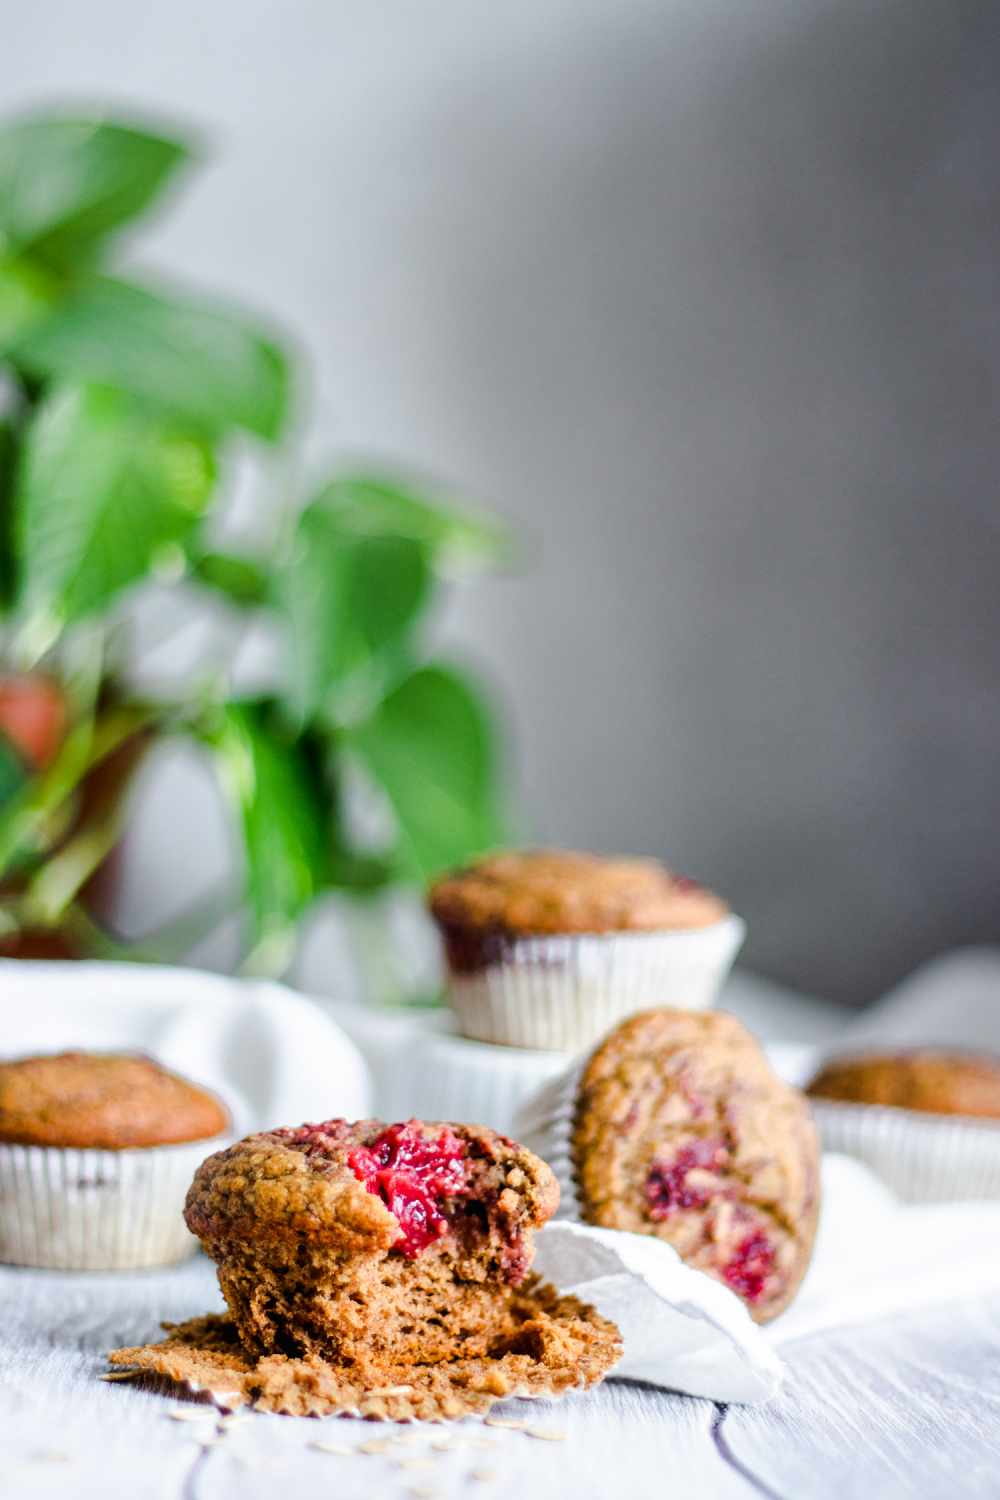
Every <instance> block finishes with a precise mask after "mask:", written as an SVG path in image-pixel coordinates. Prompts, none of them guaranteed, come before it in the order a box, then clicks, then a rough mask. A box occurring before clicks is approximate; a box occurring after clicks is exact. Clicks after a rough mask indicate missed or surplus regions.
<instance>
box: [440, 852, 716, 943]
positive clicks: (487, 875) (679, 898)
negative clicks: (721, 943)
mask: <svg viewBox="0 0 1000 1500" xmlns="http://www.w3.org/2000/svg"><path fill="white" fill-rule="evenodd" d="M430 904H431V911H432V912H433V914H434V916H435V918H436V919H437V921H438V922H439V923H441V925H442V926H443V927H445V928H446V929H447V928H460V929H464V930H466V931H472V932H499V933H510V934H513V935H529V934H531V933H561V932H623V931H646V932H655V931H663V930H666V929H671V928H688V927H708V926H711V924H712V923H714V922H718V921H720V920H721V919H722V918H723V917H724V916H726V915H727V914H728V911H729V908H728V907H727V906H726V904H725V902H723V901H720V900H719V898H718V897H717V896H713V895H712V893H711V892H710V891H706V890H705V889H704V888H703V887H702V886H700V885H698V884H696V882H695V881H693V880H689V879H687V878H686V877H685V876H682V875H672V874H671V873H670V871H669V870H667V869H666V868H665V867H664V866H663V865H662V864H660V862H659V861H658V860H655V859H623V858H622V859H619V858H612V857H610V856H607V855H602V854H585V853H573V852H571V851H567V850H560V849H534V850H521V851H511V852H509V853H505V854H496V855H493V856H491V857H490V858H488V859H482V860H478V861H476V862H475V863H474V864H470V865H467V866H466V867H465V868H464V869H462V870H458V871H456V872H455V873H453V874H451V875H446V876H444V877H443V878H442V879H441V880H438V881H437V883H436V884H435V885H434V887H433V888H432V890H431V898H430Z"/></svg>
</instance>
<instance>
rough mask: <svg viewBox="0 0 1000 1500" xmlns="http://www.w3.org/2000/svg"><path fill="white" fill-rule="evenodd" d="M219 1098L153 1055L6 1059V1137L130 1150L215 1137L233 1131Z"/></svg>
mask: <svg viewBox="0 0 1000 1500" xmlns="http://www.w3.org/2000/svg"><path fill="white" fill-rule="evenodd" d="M228 1126H229V1120H228V1117H227V1115H226V1112H225V1110H224V1109H223V1107H222V1105H221V1104H220V1103H219V1101H218V1100H217V1099H215V1098H214V1097H213V1096H212V1095H211V1094H209V1093H206V1092H205V1090H204V1089H200V1088H196V1087H195V1085H194V1084H193V1083H188V1082H187V1080H186V1079H183V1078H180V1077H178V1075H177V1074H176V1073H171V1072H168V1071H167V1069H166V1068H162V1067H160V1065H159V1064H158V1063H156V1062H154V1061H153V1060H152V1058H148V1057H141V1056H134V1055H128V1054H100V1053H93V1052H62V1053H59V1054H58V1055H54V1056H45V1057H22V1058H18V1059H15V1060H14V1061H10V1062H0V1141H4V1142H7V1143H9V1144H12V1145H21V1146H52V1147H57V1148H60V1149H62V1150H68V1149H71V1148H76V1149H79V1150H105V1151H123V1150H126V1149H128V1148H129V1147H148V1146H168V1145H181V1144H183V1143H185V1142H187V1141H200V1140H211V1139H212V1138H213V1137H215V1136H218V1135H222V1134H223V1132H224V1131H225V1130H227V1129H228Z"/></svg>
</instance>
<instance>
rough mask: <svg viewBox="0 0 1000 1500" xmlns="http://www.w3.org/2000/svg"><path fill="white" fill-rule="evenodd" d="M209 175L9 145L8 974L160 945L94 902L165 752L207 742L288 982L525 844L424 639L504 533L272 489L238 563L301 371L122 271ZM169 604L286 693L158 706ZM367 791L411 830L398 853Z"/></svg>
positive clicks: (131, 143)
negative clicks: (318, 914)
mask: <svg viewBox="0 0 1000 1500" xmlns="http://www.w3.org/2000/svg"><path fill="white" fill-rule="evenodd" d="M189 161H190V152H189V150H188V148H187V147H186V146H185V145H183V144H182V143H180V142H179V141H176V140H169V139H166V138H164V137H162V136H160V135H155V134H150V133H148V132H146V131H143V130H138V129H133V128H129V127H128V126H126V125H121V124H110V123H106V122H101V121H96V120H95V121H87V120H82V119H64V118H60V117H48V118H39V119H32V120H26V121H22V122H19V123H15V124H13V125H11V126H9V127H8V128H6V129H5V130H3V131H2V132H0V951H3V952H6V953H9V954H10V953H13V954H22V955H26V956H30V955H39V954H44V955H49V954H54V953H58V954H65V955H84V954H108V953H114V954H117V955H121V954H123V952H124V953H125V954H126V955H127V954H128V952H129V951H131V952H132V954H133V956H143V954H144V953H148V952H149V951H151V950H150V949H149V948H148V946H147V948H145V949H141V950H140V949H133V950H128V949H123V947H122V945H121V944H120V943H118V942H116V940H115V939H114V937H113V935H112V934H110V933H109V932H107V931H106V930H104V929H103V928H102V926H101V925H100V923H99V922H97V921H96V920H95V917H94V911H93V902H92V901H90V902H88V894H89V893H92V891H93V883H94V879H95V876H96V875H97V874H98V872H100V871H101V869H102V868H106V861H107V859H108V857H109V855H110V854H111V852H112V851H113V850H114V848H115V846H116V844H117V842H118V840H119V838H120V836H121V831H122V817H123V809H124V805H125V793H126V790H127V787H128V784H129V779H130V776H131V774H132V772H133V771H134V769H135V767H136V765H137V764H138V763H139V761H140V759H141V757H142V755H143V754H144V752H145V750H146V749H147V748H148V747H149V746H150V745H151V744H153V743H155V742H156V741H157V740H158V739H160V738H161V737H163V736H167V735H184V736H189V737H192V738H193V739H194V740H196V741H197V742H199V743H200V744H201V745H203V746H205V747H207V749H208V751H209V753H210V755H211V757H212V759H213V763H214V764H215V766H216V767H217V768H218V772H219V775H220V777H221V779H222V782H223V784H224V786H225V787H226V789H227V791H228V793H229V795H230V797H231V798H232V801H233V804H234V805H235V807H236V808H237V809H238V814H239V818H238V822H239V827H240V829H241V830H242V842H243V845H244V849H245V868H246V872H247V874H246V886H245V891H244V893H243V895H244V899H245V908H246V910H247V912H248V922H247V937H246V944H245V954H244V967H245V968H246V969H247V970H248V971H250V972H256V973H268V974H277V973H280V972H282V971H283V970H284V968H285V967H286V966H287V964H288V961H289V959H290V957H291V953H292V950H293V948H294V944H295V936H296V931H297V927H298V924H299V923H300V921H301V919H302V918H303V916H304V914H305V913H306V912H307V911H308V910H309V909H310V908H311V907H312V905H313V903H314V902H316V900H317V899H318V898H319V897H320V896H322V895H323V893H325V892H328V891H330V890H335V889H341V890H352V891H376V890H379V889H381V888H384V887H385V886H386V885H388V884H390V883H391V882H394V881H400V880H403V881H410V882H417V883H421V882H424V881H425V880H426V879H427V878H428V877H429V876H432V875H433V874H434V873H435V872H437V871H438V870H440V869H441V868H443V867H445V866H447V865H450V864H453V863H454V862H456V861H458V860H460V859H462V858H463V857H464V856H466V855H468V854H469V853H471V852H473V851H476V850H479V849H482V848H484V847H486V846H488V845H490V844H491V843H494V842H495V841H497V840H498V838H499V837H500V836H501V833H502V829H501V821H502V820H501V815H500V802H499V795H498V777H497V766H496V735H495V731H494V726H493V723H492V720H491V717H490V715H489V713H488V712H487V711H486V710H485V709H484V706H483V702H482V700H481V697H480V694H479V691H478V690H477V689H476V688H475V687H474V686H473V685H472V684H471V683H470V682H469V681H467V680H466V679H465V678H464V676H463V675H461V674H460V673H459V672H457V671H456V670H455V669H454V668H453V667H452V666H450V665H447V664H445V663H442V662H438V661H435V660H433V659H431V658H429V657H428V654H427V652H428V647H427V630H426V621H427V617H428V611H429V608H430V606H431V603H432V601H433V599H434V597H435V595H436V591H437V589H438V588H439V583H440V580H441V578H442V577H443V576H445V575H446V574H448V573H454V572H455V571H456V570H461V569H462V568H464V567H467V566H470V565H479V564H481V563H482V562H483V560H484V559H488V558H490V557H491V556H495V554H496V550H497V546H498V540H499V538H498V533H497V531H496V529H495V528H494V527H492V526H491V525H488V524H486V523H484V522H482V521H480V520H477V519H473V518H472V517H470V516H466V515H463V514H459V513H457V512H455V511H452V510H449V509H447V508H444V507H442V506H440V505H438V504H434V503H431V502H429V501H428V500H427V499H426V498H425V497H424V496H423V495H421V494H418V493H414V492H413V491H412V489H410V488H408V487H406V486H401V485H399V484H398V483H395V482H390V481H387V480H385V479H381V478H378V477H372V476H370V475H356V474H350V475H339V476H335V477H332V478H329V479H327V480H326V482H324V483H322V484H320V485H318V486H317V487H315V489H314V491H313V492H312V493H311V494H309V495H308V496H307V498H306V500H305V503H302V502H301V501H300V500H298V498H297V497H296V496H295V493H294V487H290V486H289V485H288V484H287V483H284V482H282V483H278V482H277V481H275V482H274V484H273V488H272V492H271V497H270V505H269V516H270V521H271V526H270V530H269V531H268V533H267V535H266V536H263V537H261V536H260V535H258V536H257V539H256V546H253V545H251V544H250V543H248V542H247V541H246V540H244V541H243V543H241V544H234V543H233V542H232V540H230V541H229V542H224V541H220V536H221V537H224V536H225V534H226V533H225V526H224V521H225V514H226V496H227V487H226V481H227V478H228V476H229V474H230V473H231V470H232V466H233V463H234V461H235V459H234V454H235V453H236V452H237V451H239V453H240V454H241V461H242V462H243V463H244V464H246V463H250V464H254V465H256V466H257V468H258V470H259V471H260V472H261V473H263V474H264V475H265V476H266V474H267V473H268V465H267V454H268V453H272V454H273V453H275V452H277V453H280V454H281V455H282V457H283V469H284V471H286V472H287V471H288V470H289V469H290V468H292V467H293V465H292V464H291V463H290V462H289V447H290V443H289V438H288V432H289V413H290V408H291V405H292V400H291V395H290V393H291V391H293V390H294V389H295V388H296V384H297V381H301V376H299V375H297V374H296V372H293V371H292V370H291V368H290V359H289V354H288V351H287V349H286V348H285V347H283V344H282V341H281V340H280V338H277V337H275V336H274V334H273V333H271V332H269V331H267V330H266V329H263V328H261V327H260V326H257V325H256V324H255V323H254V321H253V320H248V319H247V318H246V317H244V316H243V315H241V314H239V313H237V312H234V311H233V310H232V309H229V308H223V307H220V306H218V305H217V304H214V303H208V302H206V301H205V300H204V299H199V298H197V297H195V296H191V295H188V294H187V293H181V294H178V293H177V292H176V291H175V290H173V289H170V290H165V289H164V288H163V287H162V286H159V285H154V284H152V283H151V282H148V281H145V280H140V279H137V278H135V277H132V276H130V277H129V278H128V279H125V278H123V277H122V275H121V274H120V273H119V270H118V268H119V266H120V264H121V260H122V255H123V246H124V245H125V244H126V243H127V235H128V234H129V233H130V232H131V229H132V226H133V225H134V224H135V222H136V220H137V219H139V218H140V217H141V216H142V215H143V214H144V213H146V212H147V211H148V210H149V208H150V207H151V206H152V205H153V204H154V203H155V202H156V201H157V199H158V198H159V197H160V196H161V195H162V194H163V192H164V190H165V189H166V188H167V187H168V185H170V184H171V182H172V181H174V180H176V178H177V175H178V173H179V172H180V171H181V169H182V168H184V167H185V165H186V164H187V163H188V162H189ZM273 468H274V465H272V469H273ZM151 600H152V601H153V603H154V604H155V609H156V610H159V611H160V613H161V614H162V612H163V608H164V601H166V605H167V606H168V613H169V607H175V608H176V610H177V611H181V612H183V611H186V612H187V613H188V615H190V613H191V612H192V611H195V612H197V611H199V610H201V611H204V612H206V613H208V614H213V612H214V615H215V616H217V617H222V618H223V619H224V620H225V621H226V622H228V625H229V627H230V634H231V635H232V636H233V637H234V638H236V637H243V636H245V634H246V632H247V630H248V629H251V630H258V631H259V632H262V633H263V634H264V636H265V637H266V638H267V639H268V640H270V642H271V643H272V645H273V646H274V647H275V649H276V651H277V656H278V660H279V667H278V669H277V671H276V672H274V673H272V676H271V679H270V680H268V681H266V682H265V683H264V685H263V686H261V685H260V684H259V683H258V684H257V686H256V687H254V686H250V687H248V686H247V685H246V683H245V682H243V683H241V681H240V679H239V674H238V672H235V671H234V670H233V662H232V660H229V661H226V660H225V659H223V658H221V657H219V655H218V654H217V653H216V654H214V655H212V656H211V658H209V657H208V656H206V658H205V660H204V661H203V662H201V663H200V666H201V670H200V671H196V672H194V674H189V677H188V680H187V682H186V684H185V686H184V688H183V690H182V691H177V692H169V691H168V692H162V691H160V692H154V691H150V690H149V688H148V685H144V684H143V683H142V680H141V678H140V679H139V680H137V678H136V674H135V672H134V671H133V670H132V664H133V661H134V650H133V644H134V636H135V632H136V630H137V628H138V626H137V621H138V622H141V621H142V620H143V619H144V618H145V619H147V620H148V616H149V611H150V608H151V607H152V606H151V602H150V601H151ZM144 611H145V614H144ZM154 612H155V611H154ZM359 781H360V782H361V783H363V785H364V786H365V787H366V788H367V791H368V793H369V795H374V796H375V797H376V798H377V799H378V801H379V803H380V805H381V807H382V808H383V811H387V812H388V821H387V822H386V821H385V819H383V822H384V824H385V826H384V827H383V829H382V836H381V838H380V839H377V840H375V841H374V842H373V841H372V840H371V839H370V838H366V837H365V836H363V834H359V832H358V830H357V828H356V827H355V824H356V822H357V820H356V818H352V796H353V795H354V794H353V792H352V788H354V787H356V786H357V785H358V783H359ZM218 918H219V914H218V913H216V914H215V920H216V921H217V920H218ZM187 938H188V940H189V941H190V939H191V930H190V928H188V930H187Z"/></svg>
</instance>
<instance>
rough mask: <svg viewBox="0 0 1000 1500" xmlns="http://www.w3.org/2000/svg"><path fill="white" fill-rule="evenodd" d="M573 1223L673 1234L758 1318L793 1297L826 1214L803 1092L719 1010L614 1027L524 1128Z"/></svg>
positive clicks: (660, 1015)
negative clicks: (778, 1073)
mask: <svg viewBox="0 0 1000 1500" xmlns="http://www.w3.org/2000/svg"><path fill="white" fill-rule="evenodd" d="M518 1124H519V1128H520V1130H521V1132H522V1135H523V1138H524V1139H525V1140H526V1141H527V1142H528V1143H529V1145H530V1147H531V1148H532V1149H533V1150H535V1151H538V1152H539V1153H540V1154H543V1155H545V1156H546V1158H547V1160H548V1161H549V1162H550V1163H551V1164H552V1166H553V1167H554V1168H555V1170H556V1174H557V1177H558V1178H559V1181H560V1186H561V1187H562V1191H563V1210H561V1213H562V1212H563V1211H564V1212H565V1213H566V1216H567V1217H572V1218H576V1219H579V1220H581V1221H582V1222H583V1223H586V1224H595V1225H598V1226H599V1227H601V1228H605V1229H623V1230H627V1231H630V1232H631V1233H633V1234H650V1235H655V1236H657V1238H659V1239H662V1240H665V1241H666V1242H667V1243H668V1244H670V1245H672V1246H673V1247H674V1249H675V1250H676V1251H677V1252H678V1254H679V1255H680V1257H681V1259H682V1260H684V1261H685V1262H686V1263H687V1264H688V1265H689V1266H693V1267H695V1269H697V1270H699V1271H704V1272H705V1273H706V1274H707V1275H709V1276H712V1277H714V1278H715V1279H716V1280H717V1281H721V1282H722V1283H723V1284H724V1285H725V1286H728V1287H729V1288H730V1290H731V1291H733V1292H735V1293H736V1294H737V1296H739V1297H740V1298H741V1299H742V1300H743V1302H744V1303H745V1304H746V1306H747V1308H748V1309H749V1311H750V1314H751V1316H752V1317H753V1318H754V1320H755V1321H756V1322H758V1323H766V1322H768V1321H769V1320H770V1319H771V1318H775V1317H777V1315H778V1314H779V1313H780V1312H782V1311H783V1310H784V1309H785V1308H786V1307H787V1306H788V1304H789V1303H790V1302H791V1301H792V1298H793V1297H794V1296H795V1293H796V1292H797V1290H798V1288H799V1285H800V1284H801V1281H802V1278H803V1276H804V1275H805V1272H806V1268H807V1267H808V1264H809V1258H810V1255H811V1254H812V1246H813V1240H814V1238H815V1234H816V1225H817V1220H818V1217H819V1201H820V1187H819V1145H818V1142H817V1139H816V1131H815V1129H814V1128H813V1124H812V1121H811V1119H810V1115H809V1107H808V1105H807V1103H806V1101H805V1099H804V1097H803V1095H802V1094H801V1093H800V1092H799V1091H798V1090H797V1089H794V1088H792V1087H791V1086H790V1085H789V1084H786V1083H782V1082H781V1081H780V1080H779V1079H777V1078H776V1077H775V1076H774V1074H773V1073H772V1072H771V1070H770V1068H769V1067H768V1065H767V1062H766V1060H765V1058H764V1054H763V1053H762V1052H761V1050H760V1048H759V1047H758V1045H757V1043H756V1042H755V1041H754V1040H753V1038H752V1037H751V1036H750V1034H749V1032H748V1031H746V1029H745V1028H744V1027H743V1026H742V1025H741V1023H740V1022H739V1021H737V1020H736V1019H735V1017H733V1016H729V1015H726V1014H724V1013H723V1012H721V1011H709V1012H696V1013H691V1012H684V1011H676V1010H657V1011H650V1012H648V1013H646V1014H644V1015H639V1016H633V1017H631V1018H630V1019H629V1020H627V1021H625V1022H624V1023H623V1024H622V1025H621V1026H619V1027H618V1028H617V1030H615V1031H614V1032H612V1034H611V1036H609V1037H608V1038H607V1040H606V1041H605V1042H603V1043H602V1045H601V1046H600V1047H598V1048H597V1050H596V1051H595V1052H594V1053H592V1055H591V1056H590V1057H589V1058H588V1059H587V1061H586V1062H585V1063H584V1064H583V1066H582V1067H576V1068H574V1069H572V1070H571V1071H570V1072H569V1073H568V1074H567V1075H566V1076H565V1077H564V1078H563V1079H562V1080H561V1081H560V1082H557V1083H556V1084H554V1085H550V1086H549V1088H548V1089H546V1090H545V1091H544V1092H543V1093H542V1094H541V1095H540V1096H539V1098H538V1099H537V1100H536V1101H535V1102H534V1104H533V1105H532V1106H529V1107H528V1108H527V1109H526V1110H524V1111H522V1114H521V1117H520V1120H519V1122H518Z"/></svg>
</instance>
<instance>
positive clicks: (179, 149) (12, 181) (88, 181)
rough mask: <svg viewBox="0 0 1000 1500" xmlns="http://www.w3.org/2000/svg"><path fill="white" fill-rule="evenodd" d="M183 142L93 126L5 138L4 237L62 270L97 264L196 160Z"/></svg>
mask: <svg viewBox="0 0 1000 1500" xmlns="http://www.w3.org/2000/svg"><path fill="white" fill-rule="evenodd" d="M189 154H190V153H189V152H188V150H187V148H186V147H185V146H183V145H181V144H180V143H179V142H177V141H169V140H165V139H163V138H162V137H161V136H155V135H148V134H146V133H145V132H143V131H138V130H129V129H126V128H125V127H123V126H121V125H102V124H100V123H99V122H97V121H92V120H60V119H48V120H45V119H42V120H30V121H26V122H24V123H22V124H20V125H14V126H9V127H8V128H7V129H6V130H4V131H2V132H0V235H2V236H3V238H4V239H5V240H6V241H7V244H8V245H9V246H10V247H12V248H14V249H19V250H25V249H30V250H31V251H32V252H33V254H34V255H35V256H37V257H38V258H39V259H41V260H44V261H45V262H47V263H48V264H49V265H51V266H53V267H54V268H57V269H59V270H66V269H71V268H73V267H76V266H79V265H80V264H86V263H87V262H89V261H90V260H91V259H92V257H93V253H94V250H95V247H96V246H97V245H98V244H99V242H100V241H101V240H102V239H103V238H104V237H105V236H107V235H108V234H110V233H112V232H113V231H114V230H116V229H119V228H120V227H121V226H122V225H123V224H126V223H128V221H129V220H130V219H134V218H135V217H136V216H137V215H138V214H140V213H141V212H142V211H143V209H145V208H146V207H147V206H148V205H149V204H150V203H151V202H152V200H153V199H154V198H155V197H156V196H157V194H158V193H159V192H160V191H161V189H162V188H163V186H164V184H165V183H166V181H167V179H168V178H169V177H170V176H171V174H172V173H173V172H175V171H176V169H177V168H178V167H179V166H180V164H181V163H182V162H183V161H184V160H185V159H186V158H187V157H188V156H189Z"/></svg>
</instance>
